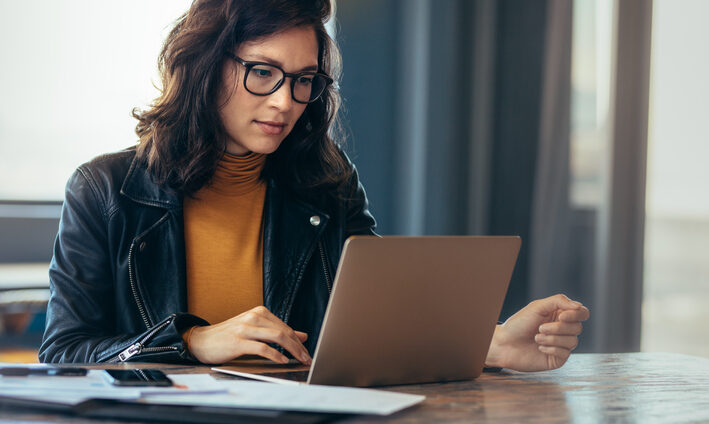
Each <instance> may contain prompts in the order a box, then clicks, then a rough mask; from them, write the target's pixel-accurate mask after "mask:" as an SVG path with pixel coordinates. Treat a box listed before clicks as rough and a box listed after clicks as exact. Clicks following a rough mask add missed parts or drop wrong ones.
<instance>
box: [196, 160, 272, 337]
mask: <svg viewBox="0 0 709 424" xmlns="http://www.w3.org/2000/svg"><path fill="white" fill-rule="evenodd" d="M265 162H266V155H262V154H257V153H249V154H247V155H245V156H236V155H231V154H228V153H225V155H224V157H223V159H222V160H221V161H220V162H219V163H218V164H217V170H216V172H215V174H214V177H213V178H212V181H211V183H210V184H209V185H207V186H205V187H204V188H202V189H201V190H199V191H198V192H197V193H196V194H195V196H194V198H185V200H184V203H183V207H184V219H185V254H186V260H187V309H188V312H189V313H191V314H194V315H197V316H199V317H202V318H204V319H205V320H207V321H209V323H210V324H217V323H219V322H222V321H224V320H227V319H229V318H231V317H233V316H236V315H238V314H240V313H242V312H244V311H247V310H249V309H251V308H254V307H256V306H259V305H262V304H263V220H262V215H263V204H264V199H265V195H266V184H265V182H264V181H263V180H262V179H261V171H262V170H263V166H264V164H265Z"/></svg>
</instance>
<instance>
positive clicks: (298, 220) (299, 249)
mask: <svg viewBox="0 0 709 424" xmlns="http://www.w3.org/2000/svg"><path fill="white" fill-rule="evenodd" d="M328 220H329V217H328V216H327V214H325V213H324V212H322V211H321V210H318V209H316V208H315V207H313V206H311V205H308V204H305V203H303V202H300V201H297V200H295V199H293V198H292V197H291V196H288V195H286V194H285V193H284V192H283V190H280V189H279V188H278V187H277V185H276V184H275V182H274V181H273V180H270V181H269V185H268V189H267V191H266V202H265V205H264V223H265V226H264V235H263V249H264V254H263V301H264V306H266V308H268V310H270V311H271V312H273V313H274V314H276V315H277V316H278V317H279V318H280V319H282V320H283V321H285V322H287V321H288V318H289V315H290V308H291V306H292V305H293V300H294V298H295V294H296V292H297V291H298V287H299V286H300V282H301V280H302V278H303V273H304V272H305V267H306V265H307V263H308V260H309V259H310V257H311V256H312V255H313V252H314V251H315V250H316V249H317V243H318V240H319V239H320V236H321V235H322V234H323V232H324V231H325V227H326V225H327V222H328Z"/></svg>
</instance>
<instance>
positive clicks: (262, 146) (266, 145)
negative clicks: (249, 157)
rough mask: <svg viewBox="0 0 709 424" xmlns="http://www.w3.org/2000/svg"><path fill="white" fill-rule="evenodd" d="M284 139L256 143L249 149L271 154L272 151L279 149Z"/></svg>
mask: <svg viewBox="0 0 709 424" xmlns="http://www.w3.org/2000/svg"><path fill="white" fill-rule="evenodd" d="M282 142H283V140H278V141H277V142H274V141H264V142H262V143H255V144H254V145H253V146H249V150H250V151H252V152H254V153H261V154H264V155H270V154H271V153H273V152H275V151H276V150H278V147H279V146H280V145H281V143H282Z"/></svg>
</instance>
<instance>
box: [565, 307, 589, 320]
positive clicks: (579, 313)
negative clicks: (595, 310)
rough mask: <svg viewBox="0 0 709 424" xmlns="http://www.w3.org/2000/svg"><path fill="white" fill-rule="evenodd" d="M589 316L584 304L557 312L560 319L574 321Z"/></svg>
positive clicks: (585, 318)
mask: <svg viewBox="0 0 709 424" xmlns="http://www.w3.org/2000/svg"><path fill="white" fill-rule="evenodd" d="M590 316H591V312H590V311H589V310H588V308H586V307H585V306H582V307H580V308H578V309H572V310H566V311H563V312H562V313H561V314H559V320H560V321H566V322H576V321H586V320H587V319H588V318H589V317H590Z"/></svg>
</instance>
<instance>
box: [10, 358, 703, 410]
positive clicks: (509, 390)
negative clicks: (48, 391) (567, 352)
mask: <svg viewBox="0 0 709 424" xmlns="http://www.w3.org/2000/svg"><path fill="white" fill-rule="evenodd" d="M129 366H130V367H134V366H137V365H136V364H130V365H129ZM151 366H152V367H156V366H155V364H152V365H151ZM158 368H162V369H164V370H165V371H167V372H169V373H200V372H207V371H208V368H206V367H184V366H179V365H160V366H158ZM388 389H389V390H395V391H400V392H406V393H415V394H423V395H426V396H427V398H426V400H425V401H424V402H423V403H422V404H420V405H417V406H415V407H413V408H410V409H407V410H404V411H401V412H399V413H397V414H394V415H392V416H389V417H372V416H356V417H351V418H348V419H345V420H343V421H342V422H346V423H374V422H387V423H433V422H435V423H441V422H473V421H474V422H524V423H557V422H559V423H562V422H563V423H566V422H579V423H586V422H588V423H600V422H639V423H645V422H673V423H674V422H709V359H705V358H698V357H694V356H688V355H679V354H667V353H628V354H575V355H572V357H571V359H570V360H569V362H568V363H567V364H566V365H565V366H564V367H563V368H561V369H559V370H555V371H547V372H540V373H517V372H512V371H503V372H501V373H489V374H488V373H486V374H483V375H482V376H481V377H480V378H478V379H477V380H474V381H463V382H454V383H440V384H421V385H410V386H396V387H390V388H388ZM0 419H12V420H18V421H19V420H22V421H24V422H37V421H43V422H47V421H51V422H83V423H90V422H94V421H91V420H83V421H82V420H78V421H77V420H76V418H72V417H61V416H48V415H46V414H37V413H31V412H16V411H12V412H8V411H3V412H2V415H0ZM104 422H105V421H104Z"/></svg>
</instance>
